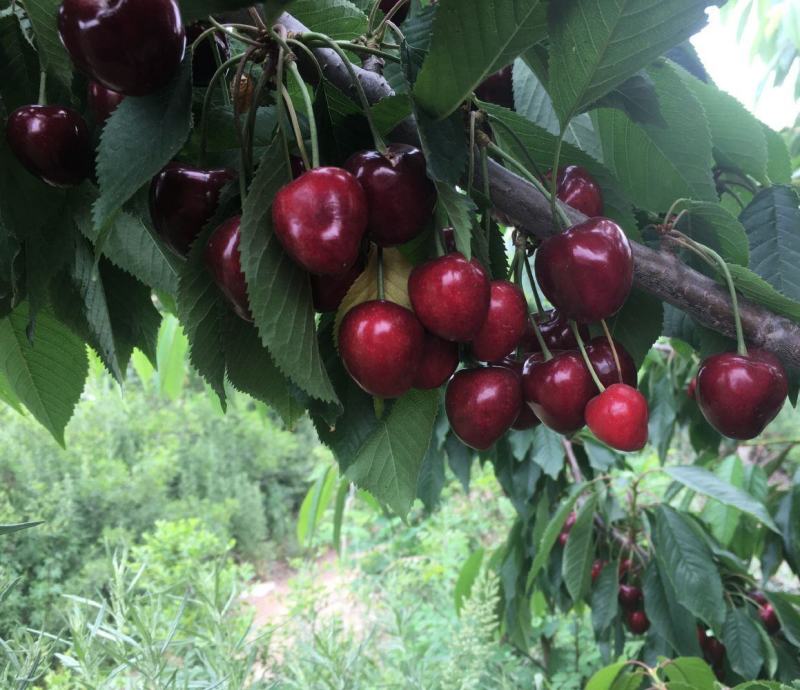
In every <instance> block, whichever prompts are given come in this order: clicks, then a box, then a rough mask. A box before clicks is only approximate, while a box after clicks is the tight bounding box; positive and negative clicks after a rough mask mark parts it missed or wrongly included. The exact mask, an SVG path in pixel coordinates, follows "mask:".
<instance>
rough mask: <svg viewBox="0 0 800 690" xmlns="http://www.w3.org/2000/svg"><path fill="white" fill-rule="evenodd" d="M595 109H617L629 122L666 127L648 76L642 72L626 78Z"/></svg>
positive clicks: (595, 105) (596, 104)
mask: <svg viewBox="0 0 800 690" xmlns="http://www.w3.org/2000/svg"><path fill="white" fill-rule="evenodd" d="M593 107H595V108H617V109H619V110H621V111H622V112H623V113H625V114H626V115H627V116H628V117H629V118H630V119H631V120H633V121H634V122H638V123H641V124H652V125H656V126H658V127H666V126H667V123H666V122H665V121H664V116H663V115H662V114H661V106H660V104H659V100H658V94H657V93H656V90H655V87H654V85H653V80H652V79H651V78H650V75H649V74H647V72H645V71H644V70H642V71H641V72H638V73H637V74H634V75H633V76H632V77H628V79H626V80H625V81H624V82H622V84H620V85H619V86H618V87H617V88H615V89H614V90H613V91H611V92H609V93H608V94H606V95H605V96H603V97H602V98H601V99H600V100H599V101H597V103H595V104H594V106H593Z"/></svg>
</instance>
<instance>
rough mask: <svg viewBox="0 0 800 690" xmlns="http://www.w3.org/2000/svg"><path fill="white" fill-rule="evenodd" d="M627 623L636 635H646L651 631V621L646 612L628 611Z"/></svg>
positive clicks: (626, 615)
mask: <svg viewBox="0 0 800 690" xmlns="http://www.w3.org/2000/svg"><path fill="white" fill-rule="evenodd" d="M625 622H626V623H627V624H628V630H630V631H631V632H632V633H633V634H634V635H644V634H645V633H646V632H647V631H648V630H649V629H650V619H649V618H648V617H647V614H646V613H645V612H644V611H628V612H627V613H626V614H625Z"/></svg>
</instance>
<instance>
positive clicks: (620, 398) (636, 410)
mask: <svg viewBox="0 0 800 690" xmlns="http://www.w3.org/2000/svg"><path fill="white" fill-rule="evenodd" d="M585 417H586V424H587V425H588V427H589V428H590V429H591V430H592V432H593V433H594V435H595V436H597V438H599V439H600V440H601V441H603V443H606V444H608V445H609V446H611V447H612V448H616V449H617V450H621V451H626V452H632V451H636V450H641V449H642V448H644V447H645V445H646V444H647V422H648V420H649V418H650V412H649V410H648V408H647V400H646V399H645V397H644V396H643V395H642V394H641V393H640V392H639V391H637V390H636V389H635V388H631V386H629V385H627V384H625V383H615V384H613V385H612V386H609V387H608V388H606V389H605V390H604V391H603V392H602V393H600V395H598V396H596V397H594V398H592V399H591V400H590V401H589V402H588V404H587V405H586V411H585Z"/></svg>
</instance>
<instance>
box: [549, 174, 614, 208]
mask: <svg viewBox="0 0 800 690" xmlns="http://www.w3.org/2000/svg"><path fill="white" fill-rule="evenodd" d="M556 185H557V187H556V189H557V192H556V196H557V197H558V198H559V199H561V201H563V202H564V203H565V204H568V205H570V206H572V208H574V209H576V210H578V211H580V212H581V213H583V215H585V216H589V218H594V217H595V216H601V215H603V192H602V191H601V190H600V186H599V185H598V184H597V182H595V181H594V178H593V177H592V176H591V175H590V174H589V172H588V171H587V170H586V169H585V168H582V167H580V166H579V165H568V166H566V167H565V168H560V169H559V171H558V179H557V180H556Z"/></svg>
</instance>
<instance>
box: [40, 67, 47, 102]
mask: <svg viewBox="0 0 800 690" xmlns="http://www.w3.org/2000/svg"><path fill="white" fill-rule="evenodd" d="M39 105H47V72H46V71H45V70H42V71H41V72H39Z"/></svg>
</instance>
